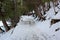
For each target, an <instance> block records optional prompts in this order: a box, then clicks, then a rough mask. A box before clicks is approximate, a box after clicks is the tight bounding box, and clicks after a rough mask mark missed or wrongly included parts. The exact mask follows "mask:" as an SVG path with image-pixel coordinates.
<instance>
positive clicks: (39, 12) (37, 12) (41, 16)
mask: <svg viewBox="0 0 60 40" xmlns="http://www.w3.org/2000/svg"><path fill="white" fill-rule="evenodd" d="M35 13H36V15H37V16H38V17H39V20H41V19H42V20H45V18H44V17H43V15H42V13H41V11H39V10H38V7H37V6H35Z"/></svg>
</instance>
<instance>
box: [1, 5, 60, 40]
mask: <svg viewBox="0 0 60 40" xmlns="http://www.w3.org/2000/svg"><path fill="white" fill-rule="evenodd" d="M59 6H60V5H58V7H59ZM55 9H56V11H58V13H57V14H56V15H55V13H54V9H53V6H52V7H51V8H50V10H49V11H48V12H46V13H47V14H46V15H44V16H46V20H45V21H36V20H35V19H34V17H32V16H22V17H21V20H20V21H19V23H18V24H17V26H16V27H15V28H12V29H11V30H10V31H8V32H6V33H3V34H1V35H0V40H60V30H58V31H55V30H56V29H57V28H60V22H57V23H55V24H53V25H50V24H51V19H60V9H58V8H57V7H55ZM0 22H1V21H0ZM0 25H2V23H1V24H0Z"/></svg>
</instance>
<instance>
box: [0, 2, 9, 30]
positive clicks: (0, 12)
mask: <svg viewBox="0 0 60 40" xmlns="http://www.w3.org/2000/svg"><path fill="white" fill-rule="evenodd" d="M1 9H2V3H1V5H0V16H1V20H2V22H3V25H4V27H5V29H6V31H8V30H9V29H10V28H9V26H8V24H7V23H6V20H5V18H4V12H3V11H2V10H1Z"/></svg>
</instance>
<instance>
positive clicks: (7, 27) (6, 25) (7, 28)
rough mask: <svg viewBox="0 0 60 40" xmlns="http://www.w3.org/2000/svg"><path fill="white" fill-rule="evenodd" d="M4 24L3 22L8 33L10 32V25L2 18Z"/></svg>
mask: <svg viewBox="0 0 60 40" xmlns="http://www.w3.org/2000/svg"><path fill="white" fill-rule="evenodd" d="M2 22H3V25H4V27H5V29H6V32H7V31H8V30H10V28H9V26H8V24H7V23H6V20H5V19H4V18H2Z"/></svg>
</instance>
